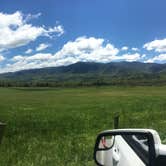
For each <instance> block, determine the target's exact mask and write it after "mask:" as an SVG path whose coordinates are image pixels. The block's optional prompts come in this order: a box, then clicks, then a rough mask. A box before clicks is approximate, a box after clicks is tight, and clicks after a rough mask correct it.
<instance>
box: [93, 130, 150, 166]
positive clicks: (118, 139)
mask: <svg viewBox="0 0 166 166" xmlns="http://www.w3.org/2000/svg"><path fill="white" fill-rule="evenodd" d="M97 145H98V146H97V151H96V161H97V163H98V164H99V165H106V166H122V165H133V161H134V166H148V165H149V140H148V137H147V135H146V134H145V135H144V134H142V133H141V134H126V133H125V134H114V135H111V134H110V135H108V134H106V135H102V136H101V137H100V139H99V140H98V144H97Z"/></svg>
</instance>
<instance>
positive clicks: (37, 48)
mask: <svg viewBox="0 0 166 166" xmlns="http://www.w3.org/2000/svg"><path fill="white" fill-rule="evenodd" d="M49 46H50V44H45V43H41V44H40V45H39V46H38V47H36V51H42V50H45V49H46V48H48V47H49Z"/></svg>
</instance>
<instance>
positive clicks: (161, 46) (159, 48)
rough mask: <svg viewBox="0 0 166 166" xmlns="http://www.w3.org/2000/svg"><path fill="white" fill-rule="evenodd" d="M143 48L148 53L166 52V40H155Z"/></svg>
mask: <svg viewBox="0 0 166 166" xmlns="http://www.w3.org/2000/svg"><path fill="white" fill-rule="evenodd" d="M143 48H145V49H147V50H148V51H151V50H154V51H155V52H160V53H161V52H166V39H162V40H153V41H151V42H148V43H146V44H144V46H143Z"/></svg>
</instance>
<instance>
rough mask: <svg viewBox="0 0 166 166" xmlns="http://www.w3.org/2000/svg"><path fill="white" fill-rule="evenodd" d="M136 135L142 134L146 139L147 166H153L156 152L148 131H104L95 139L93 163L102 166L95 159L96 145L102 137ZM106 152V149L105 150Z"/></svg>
mask: <svg viewBox="0 0 166 166" xmlns="http://www.w3.org/2000/svg"><path fill="white" fill-rule="evenodd" d="M133 134H135V135H137V134H142V135H145V134H146V136H147V137H148V144H149V145H150V146H149V152H150V154H151V155H150V157H149V165H148V166H155V158H156V152H155V145H154V139H153V135H152V133H151V132H149V131H127V130H126V131H125V130H124V131H120V130H119V131H118V130H115V131H113V130H112V131H109V130H108V131H104V132H101V133H100V134H99V135H98V136H97V139H96V143H95V147H94V153H93V159H94V161H95V163H96V164H97V165H98V166H103V165H101V164H100V163H98V161H97V159H96V152H97V151H98V150H99V149H98V145H99V142H100V140H101V138H102V137H104V136H109V135H113V136H116V135H133ZM106 150H107V149H106Z"/></svg>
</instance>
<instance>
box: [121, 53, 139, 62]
mask: <svg viewBox="0 0 166 166" xmlns="http://www.w3.org/2000/svg"><path fill="white" fill-rule="evenodd" d="M140 58H141V55H140V54H138V53H135V54H124V55H122V56H120V58H119V59H121V60H125V61H128V62H133V61H138V60H140Z"/></svg>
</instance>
